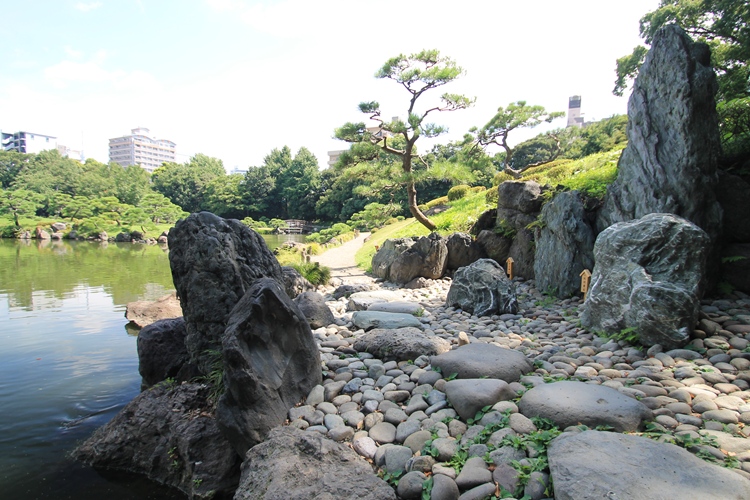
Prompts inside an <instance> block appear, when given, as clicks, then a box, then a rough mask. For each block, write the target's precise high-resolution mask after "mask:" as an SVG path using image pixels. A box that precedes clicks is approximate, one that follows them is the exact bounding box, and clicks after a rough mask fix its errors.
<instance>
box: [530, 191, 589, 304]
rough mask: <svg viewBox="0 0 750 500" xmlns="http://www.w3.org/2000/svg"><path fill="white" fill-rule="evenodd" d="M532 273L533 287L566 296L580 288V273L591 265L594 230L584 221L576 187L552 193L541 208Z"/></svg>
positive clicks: (582, 207) (584, 217)
mask: <svg viewBox="0 0 750 500" xmlns="http://www.w3.org/2000/svg"><path fill="white" fill-rule="evenodd" d="M542 221H543V227H542V228H541V229H540V230H539V232H538V237H537V241H536V256H535V259H534V275H535V277H536V283H537V289H539V290H552V291H554V294H555V295H557V296H558V297H562V298H564V297H570V296H571V295H573V294H575V293H576V292H578V291H579V290H580V281H581V279H580V274H581V272H582V271H583V270H584V269H588V270H591V269H593V267H594V241H595V237H594V230H593V229H592V228H591V226H590V225H589V224H588V222H586V215H585V210H584V206H583V200H581V196H580V194H579V193H578V191H568V192H565V193H560V194H558V195H557V196H555V197H554V198H553V199H552V200H550V202H549V203H547V204H546V205H545V206H544V208H543V209H542Z"/></svg>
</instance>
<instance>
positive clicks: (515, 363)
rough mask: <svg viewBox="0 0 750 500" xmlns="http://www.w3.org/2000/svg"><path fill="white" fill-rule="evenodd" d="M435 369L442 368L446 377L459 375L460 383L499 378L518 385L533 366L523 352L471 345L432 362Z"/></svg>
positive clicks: (493, 346)
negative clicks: (469, 379)
mask: <svg viewBox="0 0 750 500" xmlns="http://www.w3.org/2000/svg"><path fill="white" fill-rule="evenodd" d="M430 364H431V365H432V367H433V368H440V372H441V373H442V374H443V376H445V377H449V376H450V375H452V374H454V373H455V374H456V375H457V377H458V378H459V379H466V378H471V379H478V378H483V377H486V378H496V379H500V380H504V381H506V382H508V383H510V382H517V381H518V380H519V379H520V378H521V376H522V375H525V374H527V373H528V372H530V371H531V370H532V368H533V367H532V365H531V362H530V361H529V360H528V359H527V358H526V356H524V355H523V354H522V353H521V352H519V351H514V350H512V349H506V348H503V347H498V346H496V345H492V344H484V343H482V344H479V343H474V344H467V345H464V346H461V347H459V348H458V349H453V350H452V351H448V352H446V353H445V354H440V355H439V356H433V357H432V358H431V359H430Z"/></svg>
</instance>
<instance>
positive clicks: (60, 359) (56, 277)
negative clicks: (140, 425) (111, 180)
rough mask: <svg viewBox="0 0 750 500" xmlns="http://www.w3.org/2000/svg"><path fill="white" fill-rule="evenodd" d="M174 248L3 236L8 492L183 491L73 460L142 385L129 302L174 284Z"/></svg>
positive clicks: (47, 495) (2, 379)
mask: <svg viewBox="0 0 750 500" xmlns="http://www.w3.org/2000/svg"><path fill="white" fill-rule="evenodd" d="M297 238H298V237H297ZM287 239H289V237H288V236H283V235H282V236H280V237H279V236H277V237H270V238H267V241H268V243H269V246H277V245H278V244H280V243H281V242H283V241H286V240H287ZM167 253H168V252H167V250H166V249H162V248H159V247H158V246H148V245H138V244H129V243H123V244H119V243H118V244H114V243H109V244H99V243H88V242H67V241H65V242H57V241H55V242H37V241H35V240H32V241H30V242H23V241H17V240H2V239H0V498H3V499H9V500H10V499H19V500H20V499H35V498H39V499H67V498H71V499H80V498H87V499H88V498H91V499H98V498H106V499H107V500H124V499H142V498H155V499H157V498H158V499H169V498H183V497H182V496H181V495H180V494H179V493H178V492H174V491H173V490H169V489H166V488H163V487H160V486H158V485H155V484H153V483H150V482H148V481H145V480H144V479H142V478H140V477H132V476H127V475H122V474H106V476H105V475H102V474H100V473H97V472H96V471H94V470H92V469H90V468H88V467H84V466H82V465H80V464H78V463H75V462H73V461H71V460H69V459H67V457H66V455H67V453H69V452H70V451H71V450H72V449H73V448H74V447H75V446H76V443H78V442H80V441H82V440H84V439H86V438H87V437H88V436H90V435H91V433H92V432H93V431H94V430H95V429H96V428H97V427H99V426H101V425H103V424H104V423H106V422H107V421H109V420H110V419H111V418H112V417H113V416H114V415H115V414H116V413H117V412H118V411H119V410H120V409H121V408H122V407H123V406H124V405H125V404H126V403H127V402H128V401H130V400H131V399H132V398H133V397H135V396H136V395H137V394H138V392H139V388H140V381H141V379H140V375H139V374H138V356H137V352H136V335H137V332H136V331H128V330H127V329H126V327H125V325H126V323H127V320H126V319H125V317H124V313H125V306H126V304H127V303H128V302H132V301H135V300H153V299H156V298H158V297H160V296H162V295H165V294H166V293H168V292H169V291H171V290H172V289H173V284H172V277H171V274H170V271H169V260H168V255H167Z"/></svg>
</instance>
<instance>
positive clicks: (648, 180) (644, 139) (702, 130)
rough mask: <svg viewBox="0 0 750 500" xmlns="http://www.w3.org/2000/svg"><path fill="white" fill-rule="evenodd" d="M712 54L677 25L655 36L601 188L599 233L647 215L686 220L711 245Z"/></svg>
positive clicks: (715, 139)
mask: <svg viewBox="0 0 750 500" xmlns="http://www.w3.org/2000/svg"><path fill="white" fill-rule="evenodd" d="M716 90H717V84H716V77H715V75H714V72H713V70H712V69H711V66H710V52H709V49H708V46H706V45H705V44H703V43H694V42H693V41H692V40H691V39H690V37H688V36H687V35H686V34H685V32H684V31H683V30H682V29H681V28H679V27H678V26H676V25H669V26H666V27H664V28H662V29H661V30H659V32H657V34H656V35H655V36H654V41H653V43H652V45H651V50H650V51H649V53H648V55H647V56H646V61H645V62H644V64H643V66H642V67H641V69H640V72H639V73H638V77H637V78H636V80H635V83H634V85H633V94H632V95H631V96H630V100H629V101H628V118H629V121H628V131H627V135H628V145H627V147H626V148H625V150H624V151H623V153H622V156H621V157H620V162H619V164H618V174H617V179H616V180H615V182H614V183H612V185H610V187H609V189H608V190H607V195H606V198H605V201H604V206H603V207H602V210H601V211H600V214H599V219H598V221H597V226H598V228H599V230H603V229H604V228H606V227H608V226H610V225H612V224H614V223H615V222H621V221H628V220H632V219H639V218H641V217H643V216H644V215H647V214H650V213H672V214H676V215H679V216H681V217H684V218H685V219H687V220H689V221H691V222H693V223H694V224H696V225H697V226H698V227H700V228H702V229H703V230H704V231H706V233H708V235H709V237H710V238H711V241H712V242H716V240H717V237H718V236H719V232H720V231H721V217H722V214H721V208H720V206H719V204H718V203H717V201H716V196H715V194H714V189H715V188H716V184H717V182H718V176H717V170H716V168H717V164H718V158H719V152H720V143H719V128H718V119H717V115H716V102H715V100H714V95H715V94H716Z"/></svg>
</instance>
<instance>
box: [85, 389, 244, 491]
mask: <svg viewBox="0 0 750 500" xmlns="http://www.w3.org/2000/svg"><path fill="white" fill-rule="evenodd" d="M209 392H210V389H209V387H208V386H206V385H204V384H189V383H188V384H182V385H177V386H172V385H168V384H162V385H157V386H155V387H153V388H152V389H149V390H147V391H144V392H142V393H140V394H139V395H138V396H136V398H135V399H133V401H131V402H130V403H128V404H127V405H126V406H125V408H123V410H122V411H121V412H120V413H118V414H117V415H116V416H115V417H114V418H113V419H112V420H111V421H110V422H109V423H107V424H106V425H104V426H103V427H100V428H99V429H97V430H96V431H95V432H94V434H93V435H92V436H91V437H90V438H89V439H87V440H86V441H85V442H84V443H83V444H81V445H80V446H79V447H78V448H76V449H75V450H74V451H73V457H74V458H75V459H77V460H81V461H82V462H85V463H87V464H89V465H92V466H93V467H95V468H103V469H115V470H123V471H128V472H134V473H138V474H144V475H146V476H148V477H149V478H150V479H152V480H155V481H157V482H159V483H163V484H166V485H169V486H173V487H175V488H178V489H179V490H181V491H183V492H184V493H185V494H186V495H188V496H189V497H190V498H195V499H209V498H217V497H220V498H221V497H225V498H229V497H230V496H231V495H232V492H233V491H234V490H235V488H236V487H237V483H238V481H239V472H240V457H239V456H238V455H237V454H236V453H235V451H234V450H233V449H232V447H231V446H230V444H229V442H228V441H227V439H226V438H225V437H224V436H223V435H222V434H221V432H219V429H218V427H217V426H216V421H215V420H214V418H213V416H212V415H211V414H210V413H207V412H206V408H207V407H208V401H207V398H208V395H209Z"/></svg>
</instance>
